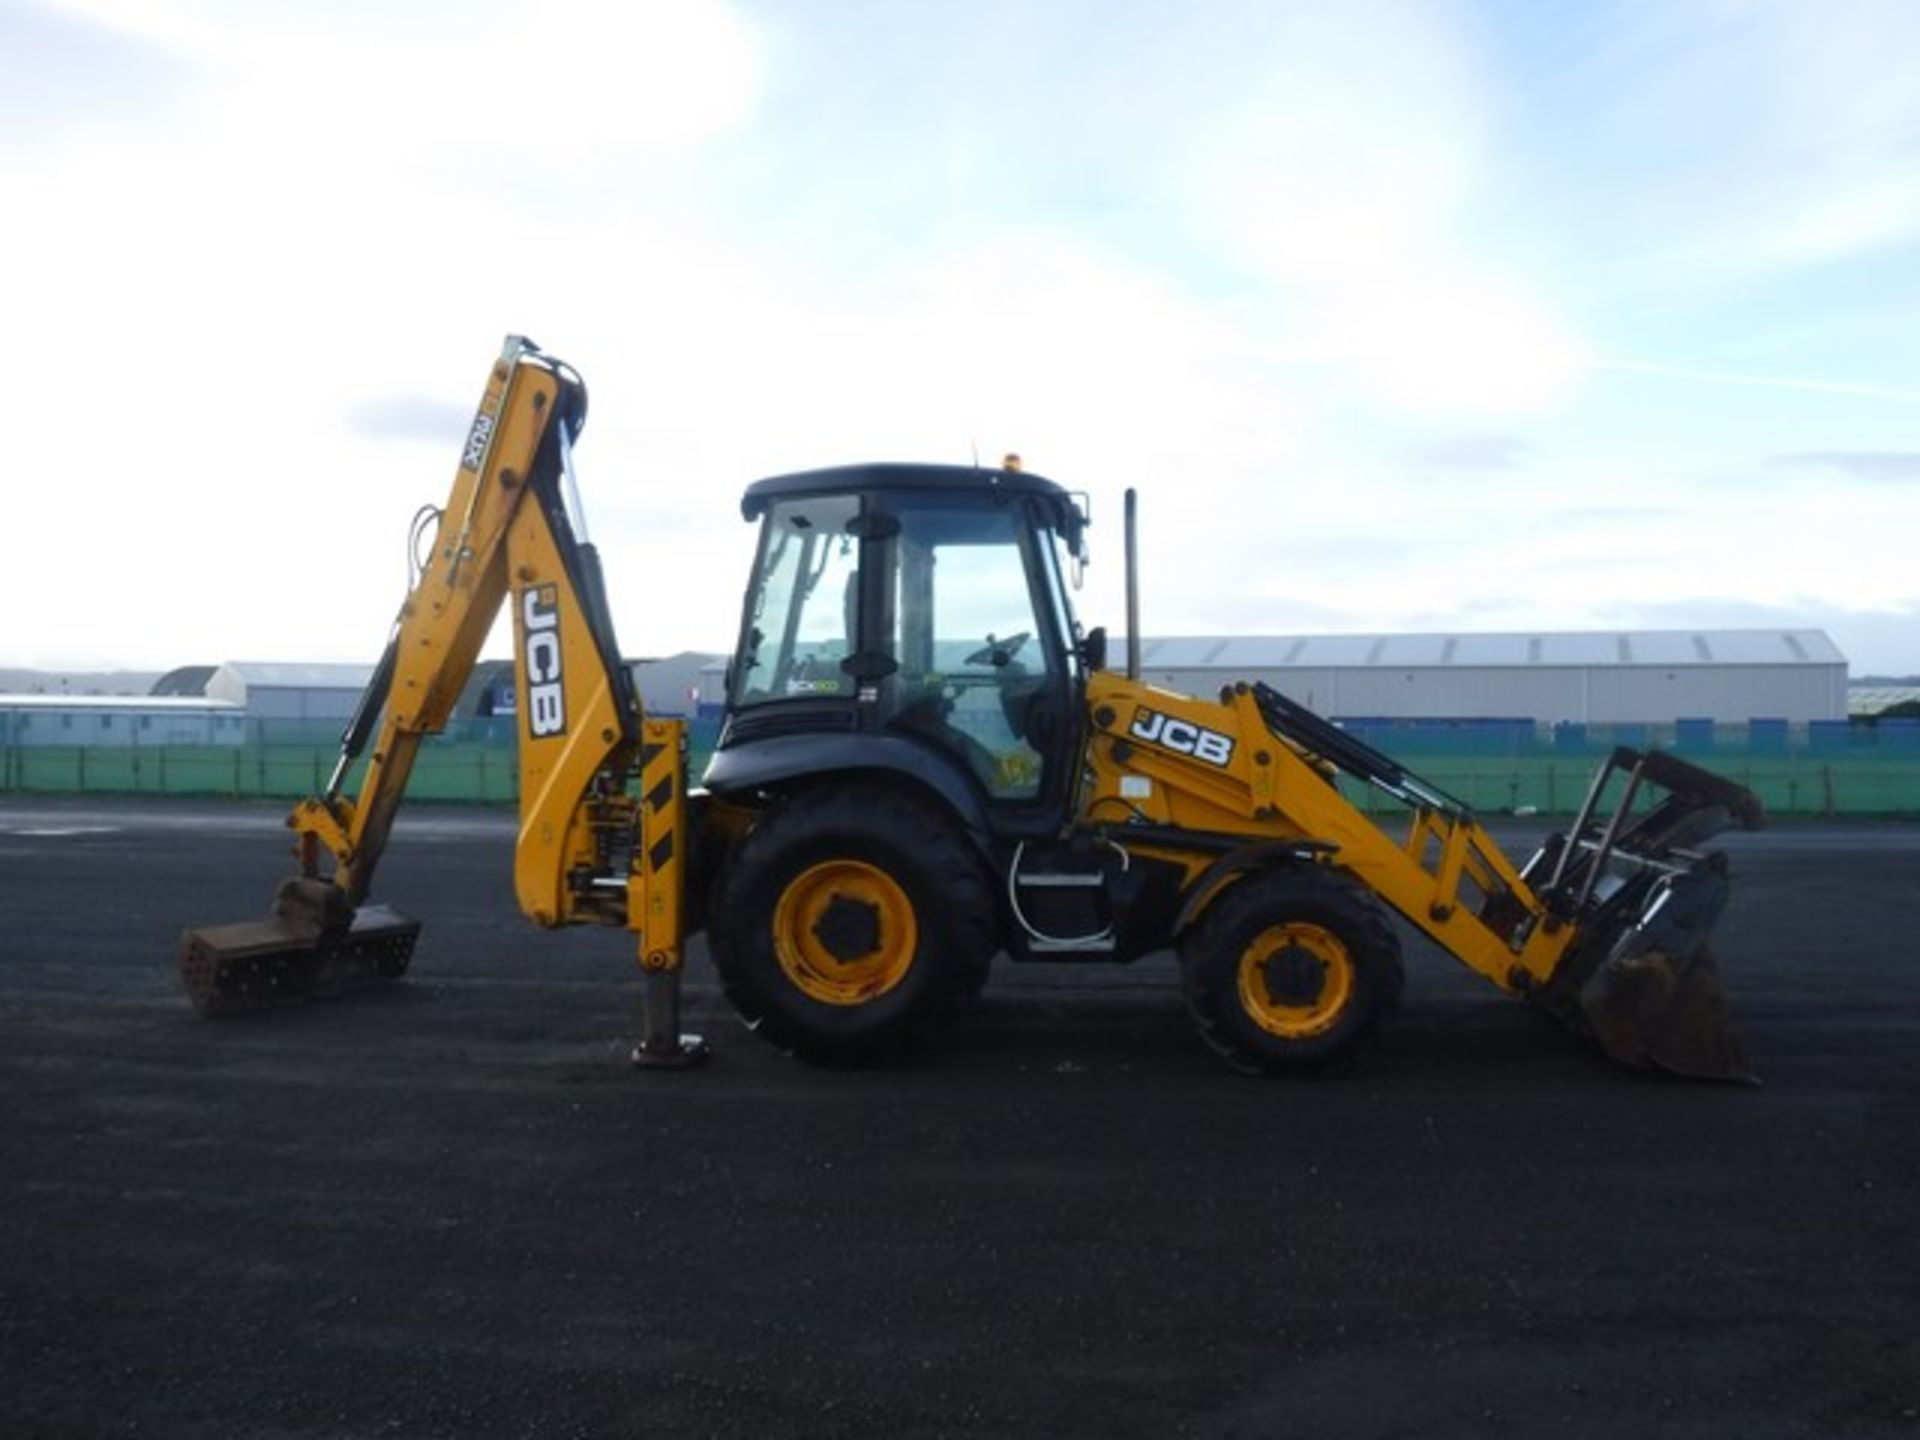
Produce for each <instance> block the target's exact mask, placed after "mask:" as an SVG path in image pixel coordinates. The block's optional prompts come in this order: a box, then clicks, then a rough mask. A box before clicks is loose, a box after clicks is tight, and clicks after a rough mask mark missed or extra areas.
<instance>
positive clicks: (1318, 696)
mask: <svg viewBox="0 0 1920 1440" xmlns="http://www.w3.org/2000/svg"><path fill="white" fill-rule="evenodd" d="M1141 651H1142V655H1141V671H1142V676H1143V678H1145V679H1146V680H1147V681H1148V682H1149V683H1152V684H1155V685H1161V686H1164V687H1166V688H1167V689H1169V690H1176V691H1181V692H1183V693H1186V694H1191V695H1213V694H1216V693H1218V691H1219V689H1220V687H1221V686H1223V685H1228V684H1231V683H1233V682H1234V681H1236V680H1247V681H1253V680H1264V681H1266V682H1267V683H1268V684H1270V685H1272V686H1274V687H1275V688H1276V689H1278V690H1280V691H1281V692H1282V693H1283V694H1286V695H1288V696H1290V697H1292V698H1293V699H1295V700H1298V701H1300V702H1301V703H1302V704H1304V705H1307V706H1309V707H1310V708H1312V709H1313V710H1316V711H1318V712H1319V713H1320V714H1322V715H1326V716H1329V717H1331V718H1334V719H1339V720H1348V721H1402V720H1409V721H1466V720H1501V721H1510V722H1511V721H1531V722H1533V723H1534V724H1536V725H1541V726H1561V725H1599V726H1607V725H1654V726H1670V725H1673V724H1675V723H1676V722H1679V721H1688V720H1691V721H1713V722H1716V723H1719V724H1723V725H1727V724H1732V725H1742V724H1745V723H1747V722H1749V721H1752V720H1765V721H1771V722H1775V723H1780V722H1784V723H1786V724H1790V725H1806V724H1809V723H1812V722H1833V721H1844V720H1846V718H1847V714H1848V690H1847V662H1846V659H1845V657H1844V656H1843V655H1841V653H1840V651H1839V650H1838V649H1837V648H1836V647H1835V645H1834V643H1833V641H1832V640H1830V639H1829V638H1828V637H1827V636H1826V634H1825V633H1823V632H1822V631H1819V630H1633V631H1605V632H1595V631H1579V632H1557V633H1554V632H1541V633H1529V634H1495V635H1489V634H1452V635H1264V636H1230V635H1223V636H1178V637H1170V638H1164V639H1148V640H1145V641H1143V642H1142V646H1141ZM1124 655H1125V642H1124V641H1122V640H1116V641H1115V642H1114V643H1113V644H1112V645H1111V646H1110V648H1109V656H1110V663H1111V664H1112V665H1113V666H1114V667H1115V668H1118V667H1119V666H1120V665H1121V664H1122V663H1123V657H1124ZM634 671H635V674H636V676H637V677H638V681H639V685H640V689H641V696H642V702H643V703H644V704H645V705H646V707H647V708H648V710H649V711H650V712H651V713H653V714H656V715H688V714H692V713H696V712H698V713H701V714H708V715H710V714H712V713H713V712H714V709H715V707H717V706H718V705H719V704H720V703H721V702H722V700H723V699H724V688H725V685H724V677H725V672H726V665H725V662H724V661H723V660H721V659H719V658H718V657H715V656H713V655H711V654H705V653H698V652H687V653H684V654H681V655H676V656H671V657H667V658H665V659H662V660H658V661H640V662H636V663H635V665H634ZM371 673H372V667H371V666H368V665H300V664H281V663H266V662H249V661H232V662H229V663H227V664H225V665H220V666H194V667H186V668H183V669H181V670H176V671H172V672H169V673H168V674H167V675H165V676H162V677H161V678H160V680H159V681H158V682H156V683H155V685H154V693H153V694H152V695H150V696H144V697H112V696H77V695H76V696H65V695H62V696H48V695H24V696H21V695H14V696H0V717H4V719H0V726H3V727H4V728H0V739H4V741H5V742H6V743H9V744H42V745H62V744H64V745H81V744H91V745H143V744H194V743H200V744H209V743H210V744H238V743H242V742H243V740H245V739H267V738H271V739H274V740H279V741H283V742H286V741H293V740H302V741H305V740H311V741H313V742H314V743H321V742H323V741H331V740H332V739H333V738H335V737H337V736H338V734H339V732H340V729H341V726H342V724H343V723H344V721H345V719H346V717H347V716H348V715H350V714H351V713H352V711H353V707H354V705H355V704H356V703H357V702H358V700H359V698H360V694H361V691H362V689H363V688H364V686H365V685H366V682H367V679H368V677H369V676H370V675H371ZM513 689H514V687H513V665H512V662H511V661H506V660H489V661H482V662H480V663H479V664H478V665H477V666H476V667H475V671H474V674H473V676H472V677H471V679H470V681H469V683H468V685H467V687H466V690H465V691H464V692H463V694H462V695H461V698H460V701H459V703H458V705H457V706H456V707H455V714H454V718H455V720H456V721H459V720H486V719H487V718H489V717H496V716H506V715H511V714H513V711H514V694H513ZM263 726H264V728H261V727H263Z"/></svg>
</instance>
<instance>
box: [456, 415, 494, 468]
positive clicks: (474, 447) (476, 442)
mask: <svg viewBox="0 0 1920 1440" xmlns="http://www.w3.org/2000/svg"><path fill="white" fill-rule="evenodd" d="M492 443H493V416H491V415H489V414H488V413H487V412H486V411H484V410H482V411H481V412H480V413H479V414H478V415H475V416H474V417H473V428H472V429H471V430H469V431H468V432H467V448H466V449H465V450H464V451H462V452H461V454H460V467H461V468H462V469H463V470H478V469H479V468H480V465H481V463H482V462H483V461H484V460H485V459H486V458H487V447H488V446H489V445H491V444H492Z"/></svg>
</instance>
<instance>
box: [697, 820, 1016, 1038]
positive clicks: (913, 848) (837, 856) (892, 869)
mask: <svg viewBox="0 0 1920 1440" xmlns="http://www.w3.org/2000/svg"><path fill="white" fill-rule="evenodd" d="M708 944H709V947H710V950H711V953H712V955H713V961H714V965H715V967H716V968H717V969H718V970H719V972H720V979H721V983H722V984H723V985H724V987H725V989H726V994H727V998H728V999H729V1000H730V1001H731V1002H732V1003H733V1006H734V1008H735V1009H736V1010H738V1011H739V1013H740V1016H741V1018H742V1019H743V1020H744V1021H746V1023H747V1025H748V1027H749V1028H751V1029H752V1030H754V1031H755V1032H757V1033H758V1034H760V1035H761V1036H763V1037H765V1038H766V1039H767V1040H770V1041H772V1042H773V1043H774V1044H775V1045H778V1046H779V1047H781V1048H782V1049H784V1050H789V1051H791V1052H792V1053H794V1054H795V1055H797V1056H799V1057H800V1058H801V1059H803V1060H807V1061H811V1062H813V1063H815V1064H826V1065H856V1064H871V1063H884V1062H887V1061H892V1060H899V1059H904V1058H906V1057H907V1056H909V1055H911V1054H912V1053H914V1052H915V1051H917V1050H918V1049H920V1048H921V1047H922V1046H923V1045H924V1044H925V1043H926V1042H927V1041H928V1040H929V1039H931V1038H932V1037H933V1036H934V1035H936V1034H938V1033H939V1032H940V1031H941V1030H942V1029H944V1028H945V1027H946V1026H947V1025H948V1024H949V1023H950V1021H951V1020H952V1019H953V1017H954V1015H955V1013H956V1011H957V1010H958V1009H959V1008H960V1006H961V1005H962V1004H963V1003H964V1002H965V1001H967V1000H968V999H970V998H971V997H972V996H973V995H974V994H976V993H978V991H979V990H980V988H981V987H982V986H983V985H985V983H986V976H987V967H988V963H989V961H990V959H991V956H992V952H993V948H994V907H993V899H992V894H991V891H990V889H989V884H988V879H987V873H986V869H985V867H984V865H983V864H982V862H981V860H980V857H979V856H978V854H977V853H976V852H975V850H974V848H973V846H972V845H971V844H970V843H969V842H968V840H967V838H966V837H965V835H964V834H963V833H962V832H961V830H960V827H959V824H958V822H957V821H955V820H954V819H953V818H952V817H950V816H949V815H947V814H946V813H945V812H943V811H942V810H941V809H940V808H939V807H938V806H937V805H935V804H934V803H932V802H931V801H927V800H923V799H920V798H919V797H917V796H914V795H913V794H911V793H908V792H903V791H901V790H899V789H897V788H892V787H888V786H885V785H880V784H874V783H871V782H857V783H849V784H846V785H840V786H816V787H813V788H810V789H807V790H803V791H799V792H797V793H795V794H794V795H793V796H791V797H790V798H788V799H787V800H786V801H784V802H783V803H781V804H780V805H779V806H778V807H777V808H776V809H774V810H772V811H770V812H769V813H768V814H767V815H765V816H764V817H763V818H762V819H760V820H759V821H758V822H757V823H756V824H755V825H754V826H753V828H752V829H751V830H750V831H749V832H748V833H747V835H746V836H745V837H744V838H743V839H742V840H741V841H740V842H739V844H738V845H737V846H736V847H735V849H734V851H733V853H732V854H731V855H730V856H729V857H728V858H727V861H726V863H725V866H724V867H723V869H722V871H721V875H720V880H719V885H718V888H717V891H716V894H715V897H714V906H713V912H712V914H711V916H710V917H709V920H708Z"/></svg>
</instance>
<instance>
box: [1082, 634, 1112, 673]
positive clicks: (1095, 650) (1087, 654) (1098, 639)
mask: <svg viewBox="0 0 1920 1440" xmlns="http://www.w3.org/2000/svg"><path fill="white" fill-rule="evenodd" d="M1079 648H1080V658H1081V660H1083V661H1084V662H1086V667H1087V669H1089V670H1104V669H1106V668H1107V627H1106V626H1104V625H1096V626H1094V627H1093V629H1091V630H1089V631H1088V632H1087V633H1086V635H1085V637H1084V638H1083V639H1082V640H1081V641H1080V647H1079Z"/></svg>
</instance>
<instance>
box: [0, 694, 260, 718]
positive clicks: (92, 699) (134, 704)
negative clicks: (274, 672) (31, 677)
mask: <svg viewBox="0 0 1920 1440" xmlns="http://www.w3.org/2000/svg"><path fill="white" fill-rule="evenodd" d="M239 709H240V707H239V706H238V705H235V704H233V703H232V702H231V701H227V700H206V699H202V698H201V697H200V696H197V695H0V710H124V711H128V712H130V713H133V714H147V715H158V714H162V713H164V712H166V711H180V712H182V713H185V714H191V715H200V714H206V713H209V712H219V713H221V714H227V713H230V712H236V711H238V710H239Z"/></svg>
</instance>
